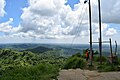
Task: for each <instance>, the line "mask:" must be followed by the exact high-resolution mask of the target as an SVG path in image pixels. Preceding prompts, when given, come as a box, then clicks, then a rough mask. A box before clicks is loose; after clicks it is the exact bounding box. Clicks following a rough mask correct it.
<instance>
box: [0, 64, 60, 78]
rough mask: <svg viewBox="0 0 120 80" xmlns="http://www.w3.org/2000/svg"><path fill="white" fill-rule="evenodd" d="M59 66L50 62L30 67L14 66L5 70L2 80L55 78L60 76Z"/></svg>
mask: <svg viewBox="0 0 120 80" xmlns="http://www.w3.org/2000/svg"><path fill="white" fill-rule="evenodd" d="M58 70H59V69H58V67H57V66H55V65H50V64H39V65H35V66H30V67H14V69H12V70H5V71H4V73H2V75H1V77H0V80H53V79H56V78H57V76H58V72H59V71H58Z"/></svg>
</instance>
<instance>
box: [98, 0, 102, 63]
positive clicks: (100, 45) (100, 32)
mask: <svg viewBox="0 0 120 80" xmlns="http://www.w3.org/2000/svg"><path fill="white" fill-rule="evenodd" d="M98 8H99V34H100V40H99V42H100V44H99V47H100V64H102V31H101V9H100V0H98Z"/></svg>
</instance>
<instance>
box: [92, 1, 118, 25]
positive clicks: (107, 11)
mask: <svg viewBox="0 0 120 80" xmlns="http://www.w3.org/2000/svg"><path fill="white" fill-rule="evenodd" d="M96 1H97V0H96ZM96 1H95V0H93V4H92V8H93V9H92V11H93V12H92V13H93V14H92V16H93V21H94V22H96V21H98V17H97V16H98V2H96ZM101 13H102V22H103V23H120V16H119V14H120V1H119V0H109V1H106V0H101Z"/></svg>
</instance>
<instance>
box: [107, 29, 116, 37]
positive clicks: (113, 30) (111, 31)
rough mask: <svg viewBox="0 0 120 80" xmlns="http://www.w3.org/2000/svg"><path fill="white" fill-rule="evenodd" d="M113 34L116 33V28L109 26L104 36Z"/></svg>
mask: <svg viewBox="0 0 120 80" xmlns="http://www.w3.org/2000/svg"><path fill="white" fill-rule="evenodd" d="M115 34H117V30H116V29H114V28H109V29H108V30H107V31H106V34H105V35H106V36H113V35H115Z"/></svg>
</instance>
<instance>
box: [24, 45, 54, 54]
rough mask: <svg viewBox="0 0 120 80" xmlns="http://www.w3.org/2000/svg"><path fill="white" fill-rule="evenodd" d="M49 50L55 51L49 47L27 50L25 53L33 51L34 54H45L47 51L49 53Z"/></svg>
mask: <svg viewBox="0 0 120 80" xmlns="http://www.w3.org/2000/svg"><path fill="white" fill-rule="evenodd" d="M49 50H53V49H52V48H48V47H43V46H39V47H36V48H31V49H27V50H25V51H31V52H33V53H43V52H46V51H49Z"/></svg>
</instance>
